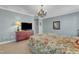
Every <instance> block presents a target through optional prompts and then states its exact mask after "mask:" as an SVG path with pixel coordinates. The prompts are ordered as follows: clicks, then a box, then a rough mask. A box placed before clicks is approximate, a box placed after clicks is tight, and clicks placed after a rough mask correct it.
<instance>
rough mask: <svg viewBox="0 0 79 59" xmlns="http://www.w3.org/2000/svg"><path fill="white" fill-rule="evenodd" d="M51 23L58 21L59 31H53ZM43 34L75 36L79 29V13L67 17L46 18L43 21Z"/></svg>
mask: <svg viewBox="0 0 79 59" xmlns="http://www.w3.org/2000/svg"><path fill="white" fill-rule="evenodd" d="M53 21H60V30H54V29H53ZM43 24H44V25H43V32H44V33H49V32H50V33H57V34H61V35H66V36H76V35H77V34H78V31H77V30H78V29H79V12H78V13H73V14H69V15H63V16H58V17H52V18H47V19H44V20H43Z"/></svg>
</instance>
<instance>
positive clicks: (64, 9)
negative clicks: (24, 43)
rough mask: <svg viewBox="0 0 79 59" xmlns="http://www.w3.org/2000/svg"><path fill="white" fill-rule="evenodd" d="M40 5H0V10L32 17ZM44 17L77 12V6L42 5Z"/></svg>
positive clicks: (78, 7)
mask: <svg viewBox="0 0 79 59" xmlns="http://www.w3.org/2000/svg"><path fill="white" fill-rule="evenodd" d="M39 8H40V5H0V9H5V10H9V11H13V12H16V13H20V14H25V15H28V16H31V17H33V16H34V15H35V14H36V11H37V9H39ZM44 9H45V10H47V15H46V17H55V16H60V15H65V14H70V13H74V12H78V11H79V5H44Z"/></svg>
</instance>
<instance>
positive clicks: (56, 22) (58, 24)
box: [53, 21, 60, 30]
mask: <svg viewBox="0 0 79 59" xmlns="http://www.w3.org/2000/svg"><path fill="white" fill-rule="evenodd" d="M53 29H54V30H60V21H53Z"/></svg>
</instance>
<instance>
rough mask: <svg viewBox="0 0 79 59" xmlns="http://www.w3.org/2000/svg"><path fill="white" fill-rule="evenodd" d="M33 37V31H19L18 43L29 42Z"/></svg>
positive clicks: (17, 34)
mask: <svg viewBox="0 0 79 59" xmlns="http://www.w3.org/2000/svg"><path fill="white" fill-rule="evenodd" d="M31 35H33V31H32V30H27V31H17V32H16V41H22V40H27V39H29V38H30V36H31Z"/></svg>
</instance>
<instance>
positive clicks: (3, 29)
mask: <svg viewBox="0 0 79 59" xmlns="http://www.w3.org/2000/svg"><path fill="white" fill-rule="evenodd" d="M17 20H19V21H22V22H32V18H30V17H28V16H26V15H23V14H18V13H14V12H10V11H6V10H2V9H0V42H2V41H10V40H15V32H16V25H15V22H16V21H17Z"/></svg>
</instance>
